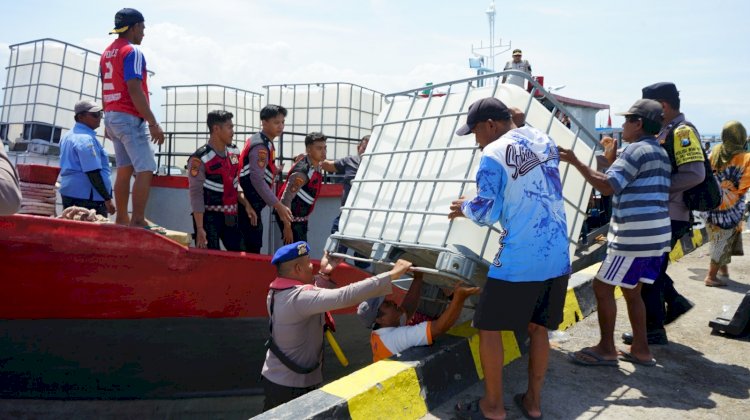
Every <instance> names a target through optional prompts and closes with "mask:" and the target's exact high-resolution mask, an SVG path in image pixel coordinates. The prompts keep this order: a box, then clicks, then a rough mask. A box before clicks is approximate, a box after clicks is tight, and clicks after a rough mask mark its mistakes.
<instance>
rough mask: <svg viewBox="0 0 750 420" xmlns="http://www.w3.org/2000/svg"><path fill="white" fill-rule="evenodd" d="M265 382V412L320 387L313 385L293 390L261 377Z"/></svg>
mask: <svg viewBox="0 0 750 420" xmlns="http://www.w3.org/2000/svg"><path fill="white" fill-rule="evenodd" d="M261 381H262V382H263V395H264V396H265V399H264V401H263V411H268V410H270V409H272V408H274V407H277V406H280V405H281V404H284V403H287V402H289V401H291V400H293V399H295V398H297V397H301V396H303V395H305V394H307V393H308V392H310V391H314V390H316V389H318V387H319V386H320V385H313V386H311V387H307V388H292V387H289V386H284V385H279V384H277V383H274V382H271V381H269V380H268V379H266V377H265V376H261Z"/></svg>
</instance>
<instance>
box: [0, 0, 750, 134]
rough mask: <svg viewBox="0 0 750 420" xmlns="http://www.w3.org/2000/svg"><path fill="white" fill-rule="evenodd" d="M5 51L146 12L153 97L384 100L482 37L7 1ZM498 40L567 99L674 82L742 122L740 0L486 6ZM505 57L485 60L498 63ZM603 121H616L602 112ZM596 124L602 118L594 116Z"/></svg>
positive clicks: (258, 10)
mask: <svg viewBox="0 0 750 420" xmlns="http://www.w3.org/2000/svg"><path fill="white" fill-rule="evenodd" d="M4 3H5V4H4V5H3V12H4V13H3V15H4V17H5V19H3V24H2V25H0V64H2V67H3V70H2V72H1V73H0V80H2V81H3V84H4V80H5V70H4V67H5V65H7V62H8V48H7V47H8V45H10V44H14V43H19V42H25V41H30V40H33V39H37V38H47V37H49V38H56V39H60V40H62V41H66V42H69V43H72V44H75V45H78V46H81V47H85V48H89V49H92V50H95V51H101V50H102V49H103V48H104V47H105V46H106V45H107V44H108V43H109V42H110V40H111V39H112V38H111V36H108V35H107V32H108V31H109V30H110V29H111V27H112V23H113V18H114V14H115V12H116V11H117V10H118V9H120V8H122V7H134V8H136V9H138V10H140V11H141V12H142V13H143V14H144V16H145V17H146V38H145V39H144V41H143V48H144V51H145V54H146V58H147V61H148V63H149V67H150V68H151V69H152V70H153V71H155V72H156V77H154V78H153V79H151V81H152V90H154V91H155V98H154V99H155V101H154V102H155V103H160V99H161V97H162V96H163V93H162V91H161V89H160V86H161V85H176V84H203V83H216V84H223V85H229V86H234V87H239V88H243V89H247V90H251V91H256V92H263V85H267V84H278V83H308V82H338V81H340V82H351V83H356V84H360V85H362V86H365V87H367V88H370V89H374V90H378V91H381V92H384V93H388V92H394V91H399V90H404V89H409V88H413V87H418V86H421V85H422V84H424V83H425V82H435V83H439V82H443V81H448V80H453V79H458V78H464V77H468V76H471V75H472V74H473V70H470V69H469V68H468V58H469V57H470V56H471V46H472V45H474V46H475V47H478V46H479V44H480V42H482V43H483V44H484V45H487V44H488V43H489V28H488V23H487V16H486V14H485V10H487V7H488V6H489V3H490V1H489V0H462V1H439V0H433V1H426V0H415V1H404V0H401V1H396V0H370V1H356V0H349V1H345V0H308V1H299V0H297V1H292V0H276V1H273V2H271V1H240V0H213V1H208V2H207V1H202V0H201V1H198V0H159V1H153V0H152V1H142V0H131V1H129V2H127V3H121V2H114V1H110V0H105V1H99V2H85V3H81V2H73V1H69V0H60V1H55V2H51V1H40V0H24V1H23V2H21V1H15V2H4ZM495 6H496V9H497V15H496V27H495V28H496V29H495V32H496V41H497V40H498V38H502V41H503V43H507V42H509V41H510V42H512V45H513V47H514V48H522V49H523V51H524V58H525V59H528V60H529V61H530V62H531V64H532V67H533V70H534V74H536V75H543V76H544V77H545V83H546V84H547V85H548V86H560V85H565V88H564V89H562V90H560V91H559V93H560V94H562V95H565V96H569V97H573V98H577V99H584V100H588V101H593V102H599V103H606V104H610V105H611V107H612V110H613V112H616V111H621V110H625V109H627V108H628V107H629V106H630V104H632V102H634V101H635V100H636V99H638V98H639V97H640V89H641V87H643V86H645V85H647V84H650V83H653V82H657V81H673V82H675V83H676V84H677V87H678V89H680V91H681V92H682V104H683V105H682V108H683V111H684V112H685V113H686V115H687V116H688V118H689V119H691V120H692V121H693V122H694V123H695V124H696V125H697V126H698V128H699V130H700V131H701V132H702V133H704V134H709V133H719V132H720V131H721V127H722V125H723V124H724V122H726V121H728V120H731V119H737V120H739V121H741V122H742V123H743V124H745V125H746V126H750V105H748V99H747V95H748V93H750V77H748V76H750V54H748V45H750V25H747V24H746V19H747V17H748V16H749V15H750V13H748V12H750V3H748V2H744V1H740V0H736V1H722V0H714V1H712V2H686V1H673V0H667V1H653V0H651V1H642V0H633V1H629V2H611V1H601V0H600V1H595V0H580V1H567V2H560V1H551V0H540V1H514V2H509V1H497V2H496V5H495ZM509 59H510V52H509V51H508V52H505V53H504V54H502V55H500V56H499V57H498V58H497V59H496V60H497V61H496V67H501V66H502V65H503V63H504V62H505V61H506V60H509ZM612 118H613V123H614V124H615V125H619V124H621V122H622V120H621V119H620V118H619V117H615V116H614V115H613V117H612ZM600 120H601V121H602V122H605V121H606V115H602V116H600Z"/></svg>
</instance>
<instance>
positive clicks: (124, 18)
mask: <svg viewBox="0 0 750 420" xmlns="http://www.w3.org/2000/svg"><path fill="white" fill-rule="evenodd" d="M143 21H145V19H144V18H143V15H142V14H141V12H139V11H137V10H135V9H130V8H125V9H121V10H120V11H119V12H117V13H116V14H115V29H112V30H111V31H110V32H109V33H110V35H111V34H121V33H123V32H125V31H127V30H128V28H130V26H131V25H135V24H136V23H141V22H143Z"/></svg>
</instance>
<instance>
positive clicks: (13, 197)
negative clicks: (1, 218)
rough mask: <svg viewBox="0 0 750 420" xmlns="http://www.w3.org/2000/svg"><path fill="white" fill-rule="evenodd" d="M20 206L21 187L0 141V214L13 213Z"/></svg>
mask: <svg viewBox="0 0 750 420" xmlns="http://www.w3.org/2000/svg"><path fill="white" fill-rule="evenodd" d="M20 207H21V187H20V186H19V185H18V175H16V170H15V168H14V167H13V165H12V164H11V163H10V160H9V159H8V156H7V155H6V154H5V146H3V144H2V142H0V215H7V214H13V213H15V212H17V211H18V209H19V208H20Z"/></svg>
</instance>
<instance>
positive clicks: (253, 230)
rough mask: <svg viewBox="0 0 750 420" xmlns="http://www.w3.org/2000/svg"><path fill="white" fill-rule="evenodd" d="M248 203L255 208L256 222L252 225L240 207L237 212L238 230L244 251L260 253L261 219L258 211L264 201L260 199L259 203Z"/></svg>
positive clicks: (264, 205)
mask: <svg viewBox="0 0 750 420" xmlns="http://www.w3.org/2000/svg"><path fill="white" fill-rule="evenodd" d="M250 205H251V206H252V208H253V210H255V214H256V215H258V224H257V225H256V226H252V225H251V224H250V218H249V217H248V216H247V213H246V212H245V211H244V209H241V211H240V212H239V213H240V214H239V225H240V232H242V238H243V240H244V245H245V251H247V252H252V253H253V254H260V249H261V248H262V247H263V221H262V220H261V218H260V212H261V211H263V208H265V207H266V203H264V202H262V201H261V202H260V203H253V202H250Z"/></svg>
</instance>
